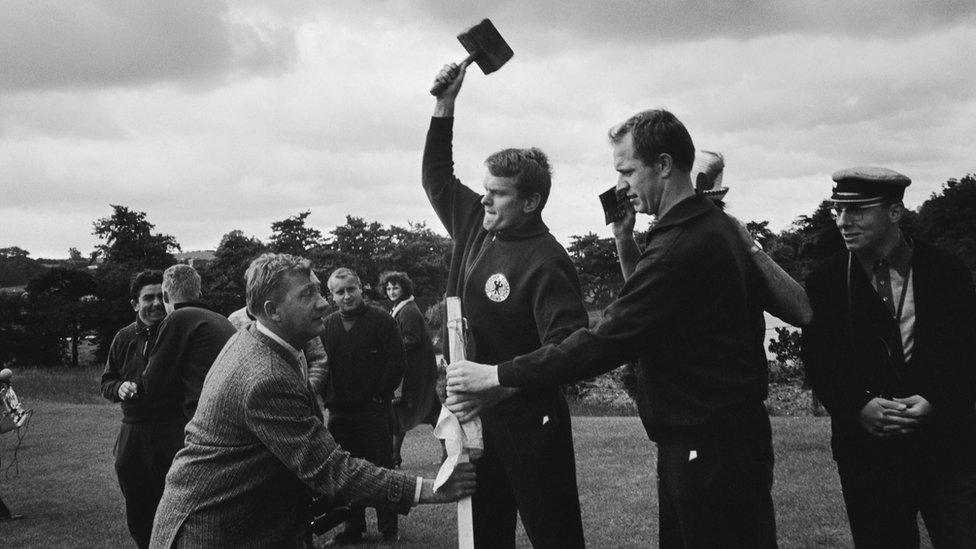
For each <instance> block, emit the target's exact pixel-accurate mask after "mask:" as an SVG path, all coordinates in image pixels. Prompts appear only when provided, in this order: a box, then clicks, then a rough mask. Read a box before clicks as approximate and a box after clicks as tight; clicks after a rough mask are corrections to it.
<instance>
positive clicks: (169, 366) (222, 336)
mask: <svg viewBox="0 0 976 549" xmlns="http://www.w3.org/2000/svg"><path fill="white" fill-rule="evenodd" d="M162 290H163V304H164V305H165V307H166V312H167V316H166V320H164V321H163V322H162V323H161V324H160V325H159V333H158V335H157V336H156V343H155V344H154V345H153V346H152V351H151V352H150V353H149V363H148V364H147V365H146V369H145V371H144V372H143V374H142V378H141V380H140V385H139V391H140V393H141V394H142V395H143V397H147V398H152V399H159V400H168V399H177V400H180V401H181V402H182V403H183V416H184V417H185V418H186V421H190V420H191V419H193V413H194V412H195V411H196V409H197V401H198V400H200V390H201V388H203V380H204V378H205V377H207V372H208V371H210V366H211V365H212V364H213V361H214V359H216V358H217V355H218V354H220V351H221V350H222V349H223V348H224V344H225V343H227V340H228V339H230V336H232V335H233V334H234V333H235V332H236V331H237V330H236V329H235V328H234V325H233V324H231V323H230V321H229V320H227V318H226V317H224V316H223V315H220V314H217V313H215V312H213V311H211V310H209V309H208V308H207V307H206V305H204V304H203V303H201V302H200V293H201V292H200V275H199V274H197V271H196V269H194V268H193V267H191V266H189V265H173V266H172V267H169V268H168V269H166V270H165V271H164V272H163V284H162Z"/></svg>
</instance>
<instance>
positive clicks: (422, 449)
mask: <svg viewBox="0 0 976 549" xmlns="http://www.w3.org/2000/svg"><path fill="white" fill-rule="evenodd" d="M93 373H94V372H87V373H84V374H82V373H78V374H77V377H78V378H79V379H76V380H75V381H74V382H66V381H64V380H63V379H61V378H60V377H58V376H52V378H54V377H57V379H45V378H43V377H37V376H35V375H33V374H32V375H28V376H23V377H21V378H20V379H21V380H22V381H23V383H21V384H18V383H19V382H18V381H17V380H16V379H15V387H16V388H17V391H18V394H19V395H20V396H21V398H22V399H23V400H25V401H26V404H27V405H28V406H29V407H31V408H34V410H35V416H34V418H33V420H32V423H31V426H30V430H29V432H28V433H27V435H26V437H25V439H24V442H23V444H22V446H21V447H20V449H19V451H18V453H17V463H16V468H12V467H11V466H12V465H15V464H14V462H13V457H14V456H13V447H14V443H15V442H16V438H15V437H14V436H13V435H12V434H6V435H3V438H0V445H2V462H0V464H2V469H3V470H2V473H0V495H2V497H3V499H4V501H5V502H6V503H7V504H8V506H10V507H11V508H12V509H13V511H14V512H16V513H21V514H24V515H25V518H24V519H23V520H20V521H15V522H3V523H0V547H5V548H8V547H9V548H15V547H131V546H132V543H131V540H130V538H129V537H128V533H127V531H126V529H125V523H124V510H123V503H122V496H121V493H120V492H119V489H118V484H117V483H116V479H115V473H114V470H113V467H112V462H113V457H112V447H113V445H114V442H115V436H116V433H117V431H118V424H119V418H120V412H119V410H118V408H117V407H116V406H113V405H110V404H108V403H103V402H101V401H99V399H98V397H97V396H93V395H91V394H87V393H90V392H91V391H93V390H94V385H91V386H86V387H91V389H90V390H89V389H86V390H84V391H81V392H82V393H85V394H81V395H80V396H79V394H78V393H79V391H78V389H79V383H81V384H83V383H84V379H85V377H86V376H87V377H88V379H89V380H90V379H91V377H90V376H91V375H92V374H93ZM62 377H65V376H62ZM67 377H71V376H67ZM62 385H63V386H62ZM72 389H73V390H72ZM68 394H71V395H74V396H71V397H70V398H59V397H58V396H56V395H68ZM31 395H41V396H43V397H44V398H43V399H40V398H32V397H31ZM65 400H67V401H68V402H66V401H65ZM573 421H574V433H575V435H574V436H575V443H576V457H577V467H578V478H579V484H580V501H581V505H582V508H583V520H584V528H585V532H586V539H587V544H588V545H589V546H590V547H600V548H602V547H613V548H616V547H655V546H656V538H657V530H656V515H657V504H656V498H655V489H654V485H655V481H656V479H655V475H654V467H653V464H654V445H653V444H652V443H651V442H649V441H648V440H647V438H646V436H645V434H644V430H643V427H642V426H641V424H640V421H639V420H638V419H637V418H635V417H575V418H574V420H573ZM828 421H829V420H828V418H824V417H780V418H773V419H772V422H773V438H774V442H775V450H776V460H777V462H776V463H777V465H776V483H775V486H774V497H775V502H776V512H777V526H778V532H779V541H780V546H781V547H849V546H850V545H851V542H850V535H849V532H848V527H847V520H846V516H845V514H844V508H843V502H842V500H841V495H840V488H839V485H838V482H837V475H836V472H835V470H834V464H833V461H832V460H831V458H830V451H829V446H828V438H829V431H830V427H829V423H828ZM439 456H440V447H439V446H438V445H437V442H436V441H435V440H434V439H433V437H432V434H431V432H430V428H429V427H424V428H419V429H416V430H414V431H412V432H411V433H410V435H409V436H408V438H407V441H406V443H405V444H404V469H405V470H406V471H408V472H415V473H417V474H424V475H427V476H430V475H433V474H434V473H435V472H436V469H437V465H438V458H439ZM18 469H19V472H18V471H17V470H18ZM368 517H369V518H370V520H371V521H372V514H371V513H369V514H368ZM454 521H455V518H454V507H453V506H423V507H419V508H417V509H415V510H413V511H412V512H411V513H410V514H409V515H408V516H406V517H401V528H400V532H401V544H400V546H401V547H417V548H420V547H451V546H455V545H456V542H455V536H456V530H455V526H454V523H455V522H454ZM371 528H374V529H375V526H371ZM373 536H374V537H375V536H376V534H375V530H374V532H373ZM519 536H520V537H519V546H520V547H529V546H530V545H529V543H528V539H527V538H526V537H525V536H524V534H522V533H521V532H520V534H519ZM319 541H324V540H319ZM372 546H375V543H367V544H364V545H363V547H372Z"/></svg>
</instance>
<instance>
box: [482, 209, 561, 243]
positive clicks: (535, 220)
mask: <svg viewBox="0 0 976 549" xmlns="http://www.w3.org/2000/svg"><path fill="white" fill-rule="evenodd" d="M548 232H549V227H548V226H546V223H545V222H544V221H543V220H542V215H541V214H540V215H534V216H532V218H531V219H529V220H528V221H526V222H525V223H522V224H521V225H519V226H518V227H514V228H512V229H511V230H507V231H495V234H496V235H498V238H501V239H502V240H524V239H526V238H532V237H534V236H539V235H544V234H546V233H548Z"/></svg>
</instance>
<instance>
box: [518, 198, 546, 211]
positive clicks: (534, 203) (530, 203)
mask: <svg viewBox="0 0 976 549" xmlns="http://www.w3.org/2000/svg"><path fill="white" fill-rule="evenodd" d="M541 203H542V195H541V194H539V193H532V194H531V195H529V197H528V198H526V199H525V202H524V203H523V204H522V213H532V212H534V211H536V210H537V209H539V204H541Z"/></svg>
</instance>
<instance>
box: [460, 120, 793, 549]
mask: <svg viewBox="0 0 976 549" xmlns="http://www.w3.org/2000/svg"><path fill="white" fill-rule="evenodd" d="M610 141H611V143H612V145H613V159H614V168H615V169H616V170H617V172H618V174H619V179H618V182H617V188H618V189H623V190H625V191H626V194H627V197H628V198H629V199H630V202H631V204H632V205H633V206H634V209H635V210H636V211H637V212H639V213H644V214H649V215H655V216H657V223H656V224H655V226H654V227H653V228H652V229H651V230H650V231H648V234H647V240H646V242H645V246H644V249H643V250H642V251H641V252H640V254H639V256H638V258H637V261H636V265H635V268H634V271H633V273H632V274H631V276H630V277H628V278H627V281H626V283H625V284H624V286H623V288H622V289H621V290H620V295H619V296H618V298H617V300H616V301H614V302H613V303H612V304H611V305H610V306H609V307H608V308H607V309H606V310H605V311H604V316H603V319H602V320H601V321H600V322H599V323H598V324H597V325H596V326H595V327H594V328H592V329H581V330H578V331H576V332H574V333H573V334H572V335H570V336H569V337H567V338H566V340H565V341H563V342H562V343H561V344H559V345H545V346H544V347H542V348H541V349H539V350H538V351H535V352H532V353H528V354H523V355H522V356H518V357H514V358H513V359H509V360H502V361H497V362H493V364H498V365H497V367H496V366H491V365H485V364H477V363H474V362H463V361H462V362H459V363H456V364H452V365H451V366H450V367H449V368H448V390H449V391H452V390H453V391H458V392H462V393H464V392H469V391H471V392H479V391H485V390H489V391H490V390H495V388H496V387H498V386H503V387H536V386H540V385H548V384H552V383H566V382H572V381H579V380H582V379H587V378H590V377H593V376H596V375H599V374H601V373H603V372H606V371H609V370H612V369H614V368H616V367H617V366H619V365H620V364H623V363H625V362H628V361H631V360H633V359H636V358H639V365H638V367H637V378H638V395H637V404H638V409H639V411H640V416H641V419H642V421H643V422H644V426H645V428H646V430H647V433H648V435H649V436H650V438H651V439H652V440H654V441H656V442H657V446H658V465H657V472H658V501H659V509H660V517H659V526H660V545H661V546H662V547H756V548H761V547H775V546H776V527H775V520H774V514H773V503H772V498H771V496H770V489H771V487H772V480H773V476H772V475H773V451H772V444H771V435H770V426H769V418H768V417H767V415H766V409H765V406H764V405H763V400H764V398H765V396H766V357H765V353H764V351H763V336H764V322H763V315H762V305H763V304H762V296H763V295H764V293H763V291H762V288H761V287H760V285H759V284H760V282H759V280H758V277H757V275H756V273H755V271H754V268H753V266H752V263H751V261H750V258H749V250H748V249H747V248H746V247H745V246H744V245H743V243H742V242H741V240H740V237H739V235H738V234H737V232H736V229H735V226H734V225H733V221H732V220H731V219H730V218H729V217H728V216H726V215H725V214H724V213H723V212H722V211H721V210H719V209H718V208H717V207H716V206H715V205H714V204H713V203H712V202H711V201H710V200H709V199H708V198H707V197H704V196H701V195H696V194H695V191H694V186H693V184H692V181H691V176H690V171H691V168H692V163H693V161H694V155H695V149H694V144H693V143H692V140H691V136H690V135H689V134H688V131H687V130H686V129H685V127H684V125H683V124H682V123H681V122H680V121H679V120H678V119H677V118H675V116H674V115H673V114H671V113H669V112H667V111H662V110H654V111H645V112H641V113H638V114H636V115H634V116H632V117H631V118H630V119H628V120H627V121H626V122H624V123H623V124H620V125H619V126H616V127H614V128H613V129H611V131H610ZM499 362H500V364H499Z"/></svg>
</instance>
